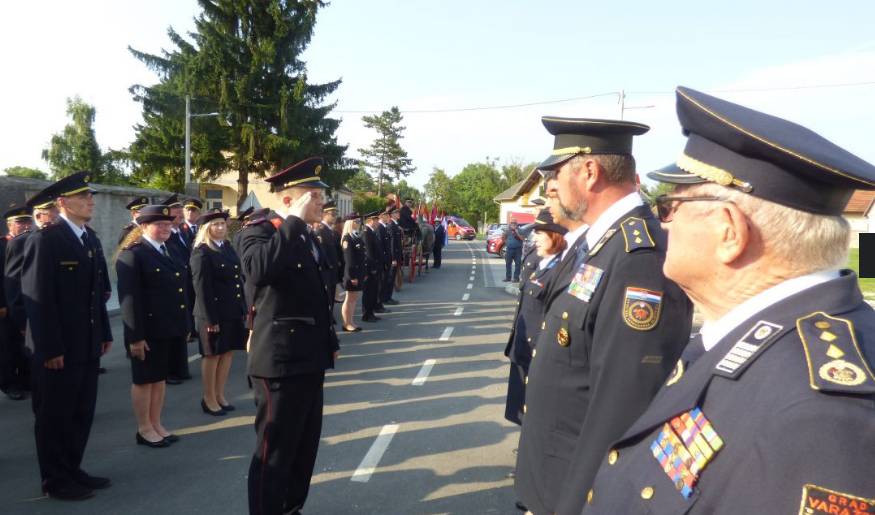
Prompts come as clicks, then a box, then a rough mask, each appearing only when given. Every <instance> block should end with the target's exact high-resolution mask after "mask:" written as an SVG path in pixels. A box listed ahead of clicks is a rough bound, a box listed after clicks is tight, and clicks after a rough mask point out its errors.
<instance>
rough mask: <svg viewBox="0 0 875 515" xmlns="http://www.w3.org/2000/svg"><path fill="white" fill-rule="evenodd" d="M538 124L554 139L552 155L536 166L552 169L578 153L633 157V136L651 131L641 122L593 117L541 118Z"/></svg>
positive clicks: (542, 168)
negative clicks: (541, 124) (542, 125)
mask: <svg viewBox="0 0 875 515" xmlns="http://www.w3.org/2000/svg"><path fill="white" fill-rule="evenodd" d="M541 123H543V124H544V127H545V128H546V129H547V132H549V133H550V134H552V135H553V136H555V138H554V139H553V152H552V153H551V154H550V157H548V158H547V159H545V160H544V161H542V162H541V164H540V165H538V169H539V170H545V171H546V170H553V169H555V168H558V167H559V166H560V165H562V163H564V162H565V161H568V160H569V159H571V158H572V157H574V156H576V155H578V154H626V155H631V154H632V137H633V136H639V135H641V134H644V133H645V132H647V131H649V130H650V127H649V126H647V125H644V124H643V123H636V122H628V121H625V120H598V119H595V118H560V117H557V116H544V117H542V118H541Z"/></svg>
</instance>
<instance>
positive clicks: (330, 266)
mask: <svg viewBox="0 0 875 515" xmlns="http://www.w3.org/2000/svg"><path fill="white" fill-rule="evenodd" d="M314 232H315V233H316V239H317V240H319V250H320V252H321V253H322V257H323V258H324V262H325V268H324V270H323V275H324V276H325V282H326V284H328V286H331V284H329V283H336V282H337V281H338V279H339V278H340V274H341V273H342V270H341V269H340V260H341V258H340V255H341V250H340V237H339V236H338V235H337V233H336V232H334V229H332V228H330V227H328V226H327V225H325V224H323V223H319V229H317V230H316V231H314ZM331 294H332V295H333V294H334V292H331Z"/></svg>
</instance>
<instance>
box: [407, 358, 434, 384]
mask: <svg viewBox="0 0 875 515" xmlns="http://www.w3.org/2000/svg"><path fill="white" fill-rule="evenodd" d="M435 363H437V360H434V359H427V360H425V363H423V364H422V368H420V369H419V373H418V374H416V378H414V379H413V382H412V383H410V384H412V385H413V386H421V385H424V384H425V381H426V379H428V374H430V373H431V369H432V367H434V364H435Z"/></svg>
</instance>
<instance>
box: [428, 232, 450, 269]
mask: <svg viewBox="0 0 875 515" xmlns="http://www.w3.org/2000/svg"><path fill="white" fill-rule="evenodd" d="M446 242H447V228H446V227H444V224H443V222H442V221H439V222H436V223H435V225H434V247H433V248H432V250H431V253H432V255H434V266H432V268H440V267H441V253H442V252H443V250H444V244H445V243H446Z"/></svg>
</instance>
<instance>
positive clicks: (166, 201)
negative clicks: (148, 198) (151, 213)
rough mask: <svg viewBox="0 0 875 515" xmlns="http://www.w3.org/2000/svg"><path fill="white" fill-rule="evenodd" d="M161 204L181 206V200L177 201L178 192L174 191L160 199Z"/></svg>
mask: <svg viewBox="0 0 875 515" xmlns="http://www.w3.org/2000/svg"><path fill="white" fill-rule="evenodd" d="M161 205H162V206H167V207H182V202H180V201H179V194H178V193H174V194H173V195H170V196H169V197H167V198H166V199H164V200H163V201H161Z"/></svg>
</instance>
